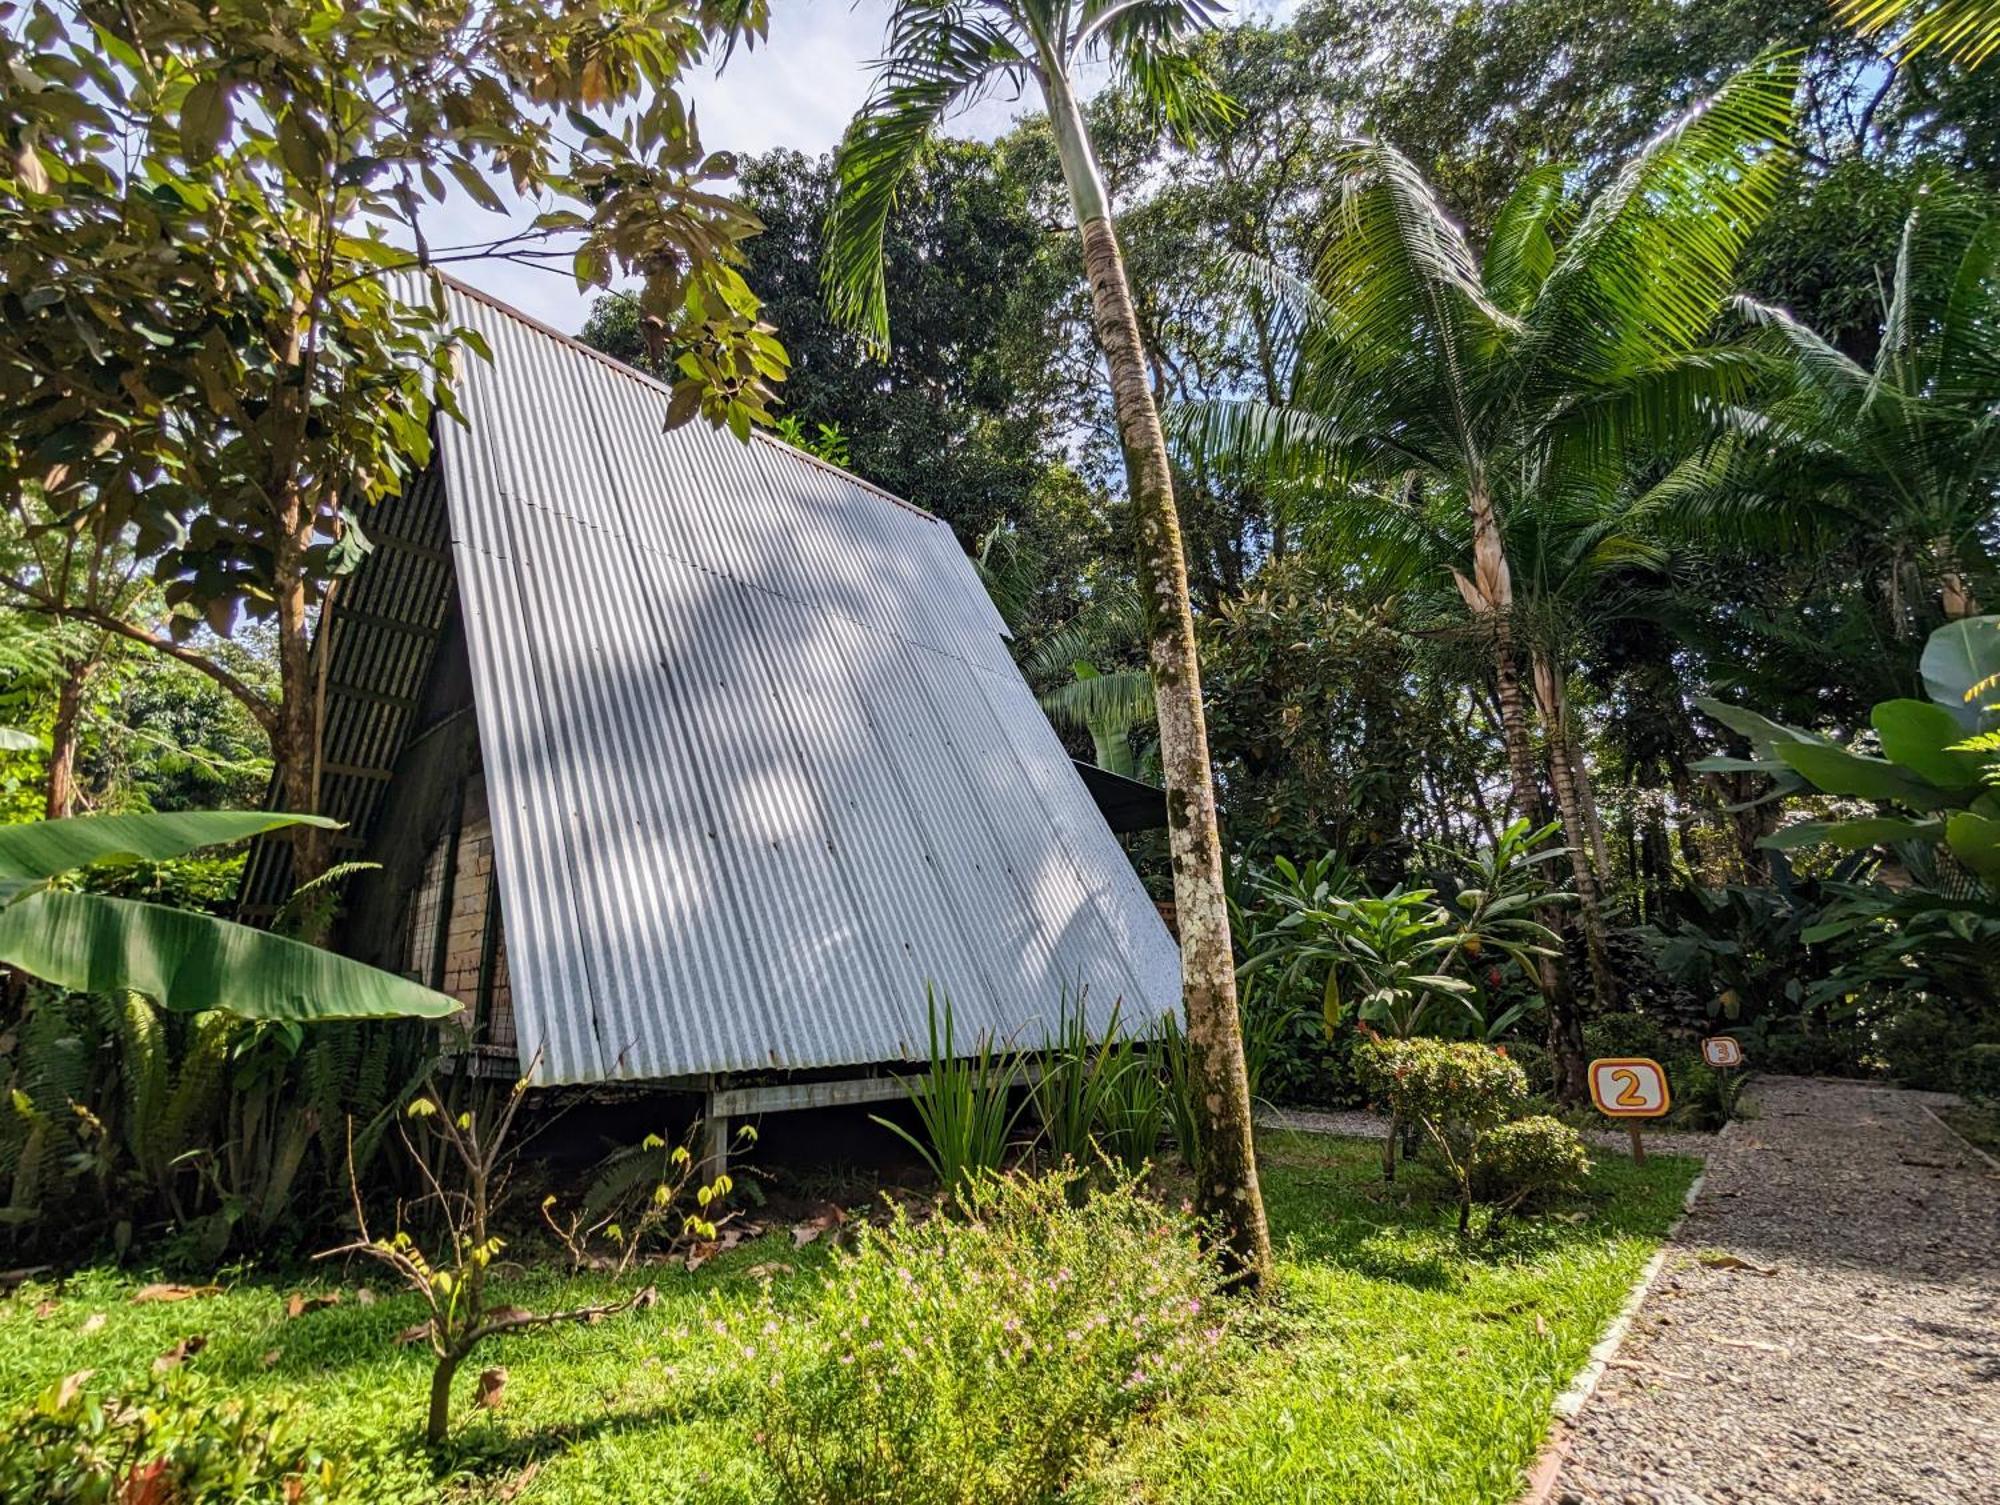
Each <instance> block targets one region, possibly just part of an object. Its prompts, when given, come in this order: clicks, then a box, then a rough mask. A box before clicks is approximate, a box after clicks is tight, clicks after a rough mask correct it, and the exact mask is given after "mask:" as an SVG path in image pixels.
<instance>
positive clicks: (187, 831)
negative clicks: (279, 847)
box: [0, 810, 340, 903]
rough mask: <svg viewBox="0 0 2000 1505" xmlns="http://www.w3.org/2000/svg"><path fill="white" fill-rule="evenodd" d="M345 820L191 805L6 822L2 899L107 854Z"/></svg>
mask: <svg viewBox="0 0 2000 1505" xmlns="http://www.w3.org/2000/svg"><path fill="white" fill-rule="evenodd" d="M339 824H340V822H339V821H336V820H328V819H327V818H326V817H325V816H323V815H286V814H283V813H282V812H274V811H269V810H187V811H182V812H180V813H178V814H173V815H77V816H72V817H70V818H69V819H68V820H37V821H29V822H27V823H26V824H24V825H19V826H0V903H5V902H7V901H8V900H9V899H11V898H13V897H14V896H16V895H18V894H19V893H20V892H21V891H22V890H23V889H27V888H32V887H34V886H35V885H36V884H38V883H45V882H47V881H48V880H49V879H51V878H53V877H55V876H56V875H57V874H59V873H67V872H71V871H73V870H75V869H76V868H80V867H88V866H89V865H90V864H91V863H93V862H102V861H104V860H105V859H106V858H112V857H116V858H122V859H129V860H132V861H139V862H165V861H166V860H168V859H169V858H173V857H184V856H186V855H187V854H188V853H189V852H195V851H199V850H201V848H203V847H212V846H219V845H221V844H222V843H224V842H231V841H242V840H244V839H246V838H248V837H251V836H261V835H263V834H264V833H265V832H266V831H275V830H278V829H280V828H282V827H285V826H300V825H305V826H321V827H325V828H327V829H329V830H331V829H334V828H336V827H338V826H339Z"/></svg>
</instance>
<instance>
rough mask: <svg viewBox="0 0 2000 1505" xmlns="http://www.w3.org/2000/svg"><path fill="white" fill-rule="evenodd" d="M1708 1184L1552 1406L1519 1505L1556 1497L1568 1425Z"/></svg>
mask: <svg viewBox="0 0 2000 1505" xmlns="http://www.w3.org/2000/svg"><path fill="white" fill-rule="evenodd" d="M1736 1123H1737V1121H1736V1120H1735V1119H1731V1120H1730V1121H1729V1122H1728V1123H1726V1124H1724V1125H1723V1126H1722V1128H1721V1129H1720V1130H1719V1131H1718V1132H1717V1133H1716V1135H1715V1138H1716V1140H1717V1141H1718V1142H1719V1141H1721V1140H1723V1139H1726V1138H1728V1137H1729V1132H1730V1130H1732V1129H1734V1128H1735V1127H1736ZM1707 1180H1708V1172H1707V1171H1703V1172H1702V1173H1701V1174H1700V1175H1698V1176H1696V1177H1695V1178H1694V1180H1693V1181H1692V1182H1690V1183H1689V1185H1688V1189H1687V1195H1686V1196H1684V1197H1682V1198H1681V1211H1680V1216H1679V1217H1677V1218H1675V1219H1674V1220H1673V1222H1672V1223H1671V1224H1670V1225H1669V1226H1668V1228H1667V1231H1666V1233H1665V1234H1663V1235H1662V1236H1661V1238H1660V1247H1659V1248H1657V1249H1655V1250H1654V1251H1653V1257H1652V1258H1651V1259H1649V1260H1647V1261H1646V1265H1645V1268H1644V1269H1642V1270H1641V1271H1640V1272H1639V1274H1638V1277H1637V1278H1636V1279H1635V1280H1634V1281H1633V1282H1632V1288H1631V1289H1630V1290H1629V1291H1627V1292H1626V1293H1625V1301H1624V1303H1623V1305H1621V1306H1620V1307H1619V1308H1618V1315H1617V1316H1615V1317H1613V1318H1612V1319H1611V1325H1610V1326H1609V1327H1607V1328H1605V1329H1604V1336H1603V1337H1601V1338H1599V1339H1598V1340H1597V1342H1595V1343H1594V1344H1592V1345H1591V1349H1590V1356H1589V1357H1588V1358H1587V1359H1585V1360H1584V1364H1583V1367H1582V1368H1581V1369H1579V1370H1578V1371H1577V1372H1576V1378H1574V1379H1572V1380H1571V1381H1570V1382H1569V1384H1568V1386H1567V1387H1566V1388H1565V1389H1564V1390H1563V1392H1562V1393H1561V1394H1560V1395H1558V1396H1557V1397H1556V1398H1555V1400H1554V1401H1553V1402H1552V1403H1551V1405H1550V1407H1549V1410H1550V1413H1551V1415H1552V1417H1553V1419H1554V1422H1555V1431H1554V1433H1553V1434H1552V1435H1551V1436H1550V1438H1549V1440H1548V1441H1547V1442H1545V1443H1544V1444H1543V1445H1542V1451H1541V1452H1540V1453H1539V1454H1538V1455H1537V1456H1536V1458H1535V1462H1534V1465H1533V1466H1532V1467H1531V1468H1529V1470H1528V1482H1527V1485H1526V1487H1525V1488H1524V1489H1523V1490H1522V1492H1521V1493H1520V1495H1519V1496H1517V1497H1516V1499H1515V1505H1548V1501H1549V1498H1550V1497H1551V1495H1553V1494H1554V1492H1555V1487H1556V1480H1557V1479H1559V1478H1560V1477H1561V1476H1562V1465H1563V1460H1564V1459H1565V1458H1566V1457H1567V1456H1568V1455H1569V1440H1570V1439H1569V1431H1568V1428H1567V1423H1568V1422H1569V1421H1570V1420H1571V1418H1573V1417H1574V1416H1575V1415H1576V1414H1577V1413H1578V1412H1579V1411H1581V1410H1582V1409H1583V1408H1584V1406H1585V1405H1586V1404H1588V1403H1589V1401H1590V1398H1591V1396H1593V1395H1595V1394H1596V1393H1597V1387H1598V1386H1599V1385H1600V1384H1602V1383H1603V1381H1604V1375H1605V1372H1606V1371H1607V1370H1608V1369H1610V1367H1611V1361H1612V1360H1613V1359H1615V1358H1617V1357H1618V1350H1619V1349H1620V1348H1621V1347H1623V1346H1624V1343H1625V1335H1626V1334H1627V1333H1628V1332H1630V1331H1631V1330H1632V1319H1633V1318H1634V1317H1636V1316H1638V1314H1639V1308H1640V1307H1641V1306H1643V1305H1645V1302H1646V1297H1647V1295H1648V1294H1649V1293H1650V1292H1651V1291H1652V1289H1653V1282H1654V1281H1656V1280H1658V1279H1659V1278H1660V1271H1661V1270H1663V1269H1665V1268H1666V1264H1667V1251H1668V1250H1669V1249H1671V1248H1672V1247H1673V1241H1674V1236H1675V1235H1676V1234H1678V1233H1679V1232H1680V1231H1681V1225H1682V1224H1683V1223H1685V1222H1686V1221H1687V1220H1688V1214H1690V1213H1692V1212H1693V1211H1694V1204H1695V1201H1696V1199H1698V1198H1699V1197H1700V1196H1701V1189H1702V1185H1703V1183H1705V1182H1706V1181H1707Z"/></svg>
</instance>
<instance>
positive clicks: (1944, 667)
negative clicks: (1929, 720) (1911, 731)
mask: <svg viewBox="0 0 2000 1505" xmlns="http://www.w3.org/2000/svg"><path fill="white" fill-rule="evenodd" d="M1918 669H1919V671H1920V672H1921V673H1922V674H1923V677H1924V693H1925V694H1926V695H1928V696H1930V698H1931V699H1932V700H1935V701H1936V702H1937V703H1938V704H1939V705H1940V706H1942V707H1943V708H1944V709H1945V710H1946V711H1947V712H1948V713H1949V714H1950V715H1951V717H1952V719H1953V720H1955V721H1956V722H1957V723H1958V724H1959V725H1960V726H1962V727H1964V728H1965V729H1966V730H1967V731H1972V732H1977V731H1984V730H1985V729H1986V728H1987V727H1989V726H1991V725H1993V723H1994V720H1995V718H1994V717H1993V716H1991V715H1987V714H1984V713H1983V711H1982V706H1983V705H1985V704H1986V703H1989V702H1995V703H2000V692H1995V693H1990V694H1984V695H1974V694H1973V687H1974V686H1975V685H1980V684H1983V683H1985V682H1986V681H1987V680H1989V679H1991V678H1992V677H1993V676H1994V675H1996V674H2000V617H1963V618H1961V619H1960V620H1958V621H1956V622H1947V623H1945V624H1944V626H1942V627H1940V628H1939V629H1938V630H1937V631H1936V632H1934V633H1932V634H1931V635H1930V638H1929V640H1928V641H1927V642H1926V643H1925V644H1924V656H1923V659H1922V661H1921V663H1920V664H1919V665H1918ZM1968 695H1971V696H1972V698H1971V699H1970V700H1968V699H1967V698H1966V697H1967V696H1968Z"/></svg>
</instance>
